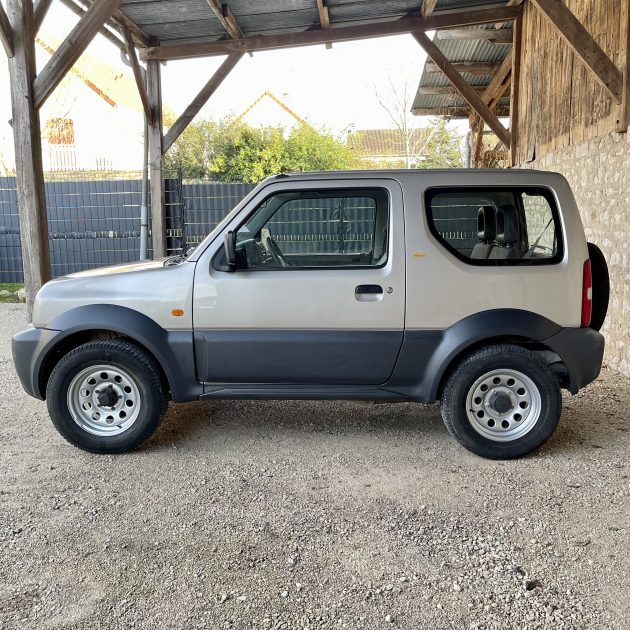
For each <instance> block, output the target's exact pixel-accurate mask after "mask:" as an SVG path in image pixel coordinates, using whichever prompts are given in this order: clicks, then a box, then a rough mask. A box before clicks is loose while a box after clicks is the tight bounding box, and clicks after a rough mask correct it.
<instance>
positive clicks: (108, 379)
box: [67, 364, 142, 437]
mask: <svg viewBox="0 0 630 630" xmlns="http://www.w3.org/2000/svg"><path fill="white" fill-rule="evenodd" d="M67 400H68V410H69V411H70V415H71V416H72V419H73V420H74V421H75V423H76V424H77V425H78V426H80V427H81V428H82V429H83V430H84V431H87V432H88V433H91V434H92V435H98V436H101V437H111V436H113V435H119V434H120V433H123V432H124V431H127V430H128V429H129V428H130V427H131V426H132V425H133V424H134V422H135V421H136V420H137V418H138V415H139V414H140V409H141V406H142V404H141V400H140V390H139V388H138V385H137V383H136V381H135V380H134V378H133V377H132V376H131V375H130V374H129V373H128V372H126V371H125V370H124V369H122V368H120V367H117V366H116V367H115V366H113V365H106V364H101V365H91V366H90V367H87V368H85V369H84V370H81V371H80V372H79V373H78V374H76V375H75V376H74V378H73V379H72V381H71V382H70V386H69V387H68V397H67Z"/></svg>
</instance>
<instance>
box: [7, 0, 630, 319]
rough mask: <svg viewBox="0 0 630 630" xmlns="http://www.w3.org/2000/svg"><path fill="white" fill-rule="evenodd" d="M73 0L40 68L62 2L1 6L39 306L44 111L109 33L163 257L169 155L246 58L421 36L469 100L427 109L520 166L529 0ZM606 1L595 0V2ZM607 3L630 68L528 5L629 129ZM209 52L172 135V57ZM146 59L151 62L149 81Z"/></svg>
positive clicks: (615, 0)
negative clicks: (214, 60)
mask: <svg viewBox="0 0 630 630" xmlns="http://www.w3.org/2000/svg"><path fill="white" fill-rule="evenodd" d="M61 1H62V2H63V3H64V4H66V5H67V6H69V7H70V8H71V9H72V10H73V11H75V13H77V14H78V15H79V16H80V19H79V21H78V23H77V24H76V26H75V27H74V28H73V29H72V31H71V33H70V34H69V35H68V37H67V38H66V39H65V41H64V42H63V43H62V44H61V46H60V47H59V48H58V49H57V51H56V52H55V53H54V54H53V55H52V57H51V59H50V60H49V62H48V63H47V64H46V65H45V67H44V68H42V69H41V71H40V72H39V73H36V68H35V53H34V41H35V36H36V33H37V30H38V28H39V26H40V25H41V23H42V20H43V18H44V16H45V14H46V11H47V9H48V8H49V6H50V4H51V2H52V0H35V3H34V4H33V3H32V2H31V0H6V4H7V13H6V14H5V11H4V10H3V9H2V5H0V38H1V39H2V43H3V45H4V48H5V50H6V53H7V55H8V57H9V66H10V77H11V95H12V107H13V121H12V124H13V131H14V138H15V148H16V151H15V153H16V174H17V181H18V202H19V210H20V225H21V243H22V250H23V260H24V278H25V284H26V289H27V302H28V306H29V309H30V307H31V305H32V300H33V297H34V295H35V292H36V291H37V290H38V288H39V287H40V286H41V284H42V283H43V282H45V281H46V280H48V278H49V277H50V262H49V251H48V234H47V222H46V207H45V198H44V177H43V170H42V159H41V140H40V125H39V114H38V110H39V108H40V107H41V106H42V104H43V103H44V102H45V101H46V99H47V98H49V97H50V95H51V94H52V93H53V91H54V90H55V88H56V87H57V86H58V85H59V83H60V82H61V80H62V79H63V77H64V76H65V74H66V73H67V72H68V71H69V69H70V68H71V67H72V65H73V64H74V62H75V61H76V60H77V59H78V58H79V56H80V55H81V54H82V53H83V51H84V50H85V49H86V47H87V46H88V44H89V43H90V41H91V40H92V38H93V37H94V36H95V35H96V34H97V33H101V34H103V35H104V36H105V37H107V39H108V40H109V41H111V42H112V43H113V44H114V45H116V46H118V47H119V48H121V49H122V50H125V51H127V54H128V55H129V58H130V60H131V65H132V68H133V71H134V76H135V78H136V82H137V85H138V90H139V93H140V97H141V100H142V104H143V107H144V110H145V114H146V117H147V119H148V122H149V153H150V173H151V220H152V240H153V251H154V256H156V257H159V256H162V255H164V254H165V237H166V234H165V218H164V181H163V156H164V154H165V152H166V151H167V150H168V149H169V147H170V146H171V145H172V144H173V142H174V141H175V140H176V139H177V138H178V137H179V135H180V134H181V133H182V132H183V131H184V129H185V128H186V127H187V125H188V124H189V123H190V121H191V120H192V119H193V118H194V117H195V115H196V114H197V113H198V112H199V111H200V109H201V108H202V107H203V105H204V104H205V103H206V102H207V101H208V99H209V98H210V97H211V95H212V94H213V93H214V92H215V91H216V90H217V88H218V87H219V85H220V84H221V82H222V81H223V80H224V79H225V77H226V76H227V75H228V74H229V73H230V71H231V70H232V69H233V68H234V66H235V65H236V64H237V63H238V61H239V60H240V59H241V57H242V56H243V55H244V54H246V53H250V54H251V53H254V52H257V51H264V50H274V49H281V48H291V47H297V46H307V45H313V44H323V45H326V46H331V45H332V44H334V43H335V42H342V41H352V40H360V39H367V38H375V37H383V36H387V35H398V34H403V33H410V34H411V35H412V36H413V37H414V38H415V39H416V40H417V41H418V43H419V44H420V45H421V46H422V47H423V48H424V50H425V51H426V52H427V54H428V57H429V59H430V63H431V65H432V67H431V72H438V73H439V74H440V76H441V77H442V80H444V81H447V82H448V84H450V85H447V86H446V87H445V86H441V85H440V86H436V87H435V88H434V91H436V94H437V95H439V90H438V88H441V89H442V94H443V95H445V94H447V92H448V93H450V92H455V93H456V95H457V97H458V99H459V100H458V102H457V106H456V107H455V110H454V112H448V111H443V110H442V109H441V108H440V107H439V106H438V107H433V108H431V107H426V108H419V110H418V113H424V114H429V113H434V114H453V113H455V114H456V115H460V116H462V115H463V116H467V117H469V118H470V121H471V126H472V128H473V129H474V130H475V132H476V133H477V136H479V134H480V133H483V129H484V127H487V128H488V129H490V130H492V131H493V132H494V133H495V134H496V136H497V138H498V139H499V141H500V142H501V143H502V144H503V145H505V147H507V148H509V149H511V152H512V158H511V159H512V164H516V163H518V162H519V159H520V158H519V147H518V139H519V130H520V128H521V126H522V124H521V117H520V115H519V109H520V106H519V104H522V103H523V101H524V98H526V97H524V96H523V95H522V94H520V95H519V90H520V86H521V82H522V71H521V65H522V64H521V62H522V59H523V52H522V51H523V49H524V48H525V47H527V46H528V41H527V35H525V36H524V35H523V33H524V30H523V12H524V3H523V0H509V1H506V0H502V1H497V0H476V1H468V0H360V1H357V0H269V1H267V2H255V1H254V0H231V1H230V2H229V3H227V4H225V3H224V4H222V3H221V2H220V1H219V0H122V1H121V0H61ZM576 1H577V0H576ZM594 2H595V0H588V1H587V2H586V4H594ZM598 4H606V5H610V7H613V5H614V6H618V7H620V11H621V12H620V18H621V19H620V20H618V21H617V33H618V36H619V37H620V38H621V39H623V42H624V45H625V47H624V48H623V51H624V52H623V53H622V56H623V60H622V63H621V64H620V63H619V62H618V60H612V59H611V57H610V56H609V54H610V53H608V54H607V52H606V51H605V50H604V49H603V48H602V47H601V46H600V45H599V44H598V43H597V41H596V40H595V39H594V37H593V36H592V34H591V33H589V31H588V29H587V28H586V27H585V26H584V25H583V23H582V22H581V21H580V20H579V19H578V18H577V17H576V16H575V14H574V13H573V12H572V11H571V10H570V8H569V7H568V6H567V5H566V4H564V3H563V2H562V0H528V1H526V2H525V5H526V7H525V9H526V12H529V11H531V12H535V14H536V16H537V17H536V19H538V17H541V16H542V17H543V18H544V20H545V21H546V23H547V24H548V25H549V27H550V28H551V29H552V30H553V32H554V33H556V34H557V35H558V36H559V37H560V39H561V40H562V41H563V42H564V43H565V44H567V45H568V47H570V50H571V51H572V54H573V55H574V56H575V58H576V59H577V60H578V62H579V64H580V65H581V67H582V68H584V69H585V72H587V73H588V75H589V77H590V78H592V79H593V80H594V81H596V82H597V84H598V85H601V86H602V88H603V89H604V91H605V98H606V99H608V101H609V102H610V108H612V109H614V112H615V115H616V122H615V126H616V128H617V129H619V130H621V129H627V127H628V110H629V105H628V103H629V98H628V91H629V90H628V54H629V53H628V45H627V40H628V32H629V31H630V29H628V24H627V23H628V13H629V10H628V0H605V2H598ZM619 24H621V25H622V27H621V33H620V32H619ZM428 31H437V32H438V34H440V33H445V35H443V36H441V37H439V38H438V40H436V42H434V41H432V39H431V38H430V37H429V36H428V35H427V34H426V33H427V32H428ZM470 40H472V41H476V40H480V41H482V42H485V43H486V44H487V45H489V46H493V45H494V46H500V47H501V48H502V54H501V55H500V56H499V57H498V58H497V59H498V61H499V63H488V62H487V61H477V60H475V59H471V60H462V59H449V58H448V55H447V54H446V52H448V51H446V52H445V51H444V46H443V45H442V44H443V43H444V42H446V41H470ZM209 56H226V58H225V60H224V61H223V63H222V64H221V66H220V67H219V68H218V70H217V71H216V72H215V73H214V75H213V76H211V77H209V78H208V79H207V82H206V83H205V85H204V84H203V78H200V91H199V94H198V95H197V96H196V97H195V99H193V101H192V102H191V103H190V105H189V106H188V107H187V108H186V110H185V111H184V112H183V113H182V115H181V116H180V117H179V119H178V120H177V121H176V122H175V123H174V124H173V126H172V127H171V128H170V129H168V130H166V132H165V130H164V128H163V123H162V111H161V110H162V108H161V100H162V94H161V82H160V67H161V63H162V62H166V61H176V60H179V59H190V58H195V57H209ZM140 61H142V62H146V70H147V73H146V74H147V80H146V84H145V81H144V80H143V76H142V71H141V67H140ZM539 61H540V60H539ZM467 64H468V65H467ZM480 64H485V67H482V66H481V65H480ZM480 72H485V73H486V80H484V81H482V82H479V81H475V80H474V77H476V76H477V77H478V76H480V75H479V73H480ZM590 78H589V80H590ZM578 98H579V96H578ZM507 113H510V114H511V125H510V128H509V129H508V128H506V127H505V126H504V125H503V124H502V122H501V121H500V120H499V117H498V114H500V115H505V114H507ZM96 123H97V121H95V124H96Z"/></svg>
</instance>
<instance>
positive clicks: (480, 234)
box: [426, 187, 562, 265]
mask: <svg viewBox="0 0 630 630" xmlns="http://www.w3.org/2000/svg"><path fill="white" fill-rule="evenodd" d="M426 201H427V203H426V209H427V217H428V222H429V228H430V229H431V232H432V233H433V234H434V235H435V236H436V237H437V238H438V240H439V241H440V242H441V243H442V244H443V245H444V246H445V247H446V248H447V249H448V250H449V251H451V252H452V253H453V254H455V255H456V256H457V257H458V258H459V259H461V260H463V261H464V262H467V263H469V264H474V265H528V264H532V265H536V264H550V263H555V262H558V261H559V260H560V258H561V245H562V241H561V231H560V223H559V220H558V212H557V208H556V206H555V202H554V200H553V196H552V195H551V193H550V192H549V191H548V190H547V189H543V188H527V189H524V188H518V187H487V188H486V187H483V188H482V187H475V188H472V187H471V188H449V189H448V190H446V189H432V190H429V191H428V192H427V195H426Z"/></svg>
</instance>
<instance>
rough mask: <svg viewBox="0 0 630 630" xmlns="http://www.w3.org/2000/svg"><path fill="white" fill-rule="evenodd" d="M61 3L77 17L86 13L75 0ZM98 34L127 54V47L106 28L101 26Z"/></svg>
mask: <svg viewBox="0 0 630 630" xmlns="http://www.w3.org/2000/svg"><path fill="white" fill-rule="evenodd" d="M61 3H62V4H64V5H65V6H66V7H68V9H70V11H72V12H73V13H74V14H75V15H78V16H79V17H83V15H84V13H85V12H86V11H87V9H85V8H83V5H80V4H77V3H76V2H75V0H61ZM98 33H99V35H102V36H103V37H104V38H105V39H106V40H107V41H108V42H110V43H112V44H114V46H116V48H118V49H119V50H120V51H122V52H124V53H126V52H127V46H126V44H125V42H123V41H122V40H121V39H120V38H118V37H117V36H116V35H115V34H114V32H113V31H111V30H110V29H108V28H107V27H105V26H103V28H101V30H100V31H99V32H98Z"/></svg>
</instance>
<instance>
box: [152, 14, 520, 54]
mask: <svg viewBox="0 0 630 630" xmlns="http://www.w3.org/2000/svg"><path fill="white" fill-rule="evenodd" d="M518 12H519V10H518V9H515V8H514V7H500V8H498V9H497V8H495V9H474V10H467V11H454V12H452V13H445V14H435V15H431V16H430V17H427V18H422V17H404V18H401V19H399V20H394V21H390V22H381V23H378V24H359V25H353V26H338V27H336V28H331V29H328V30H326V31H322V30H321V29H318V30H310V31H302V32H300V33H279V34H276V35H254V36H251V37H244V38H243V39H231V40H230V39H227V40H219V41H216V42H204V43H198V44H174V45H170V46H156V47H150V48H145V49H143V50H140V59H142V60H143V61H146V60H148V59H159V60H162V61H166V60H168V59H192V58H194V57H212V56H216V55H227V54H228V53H231V52H252V51H256V50H276V49H280V48H294V47H298V46H310V45H312V44H324V43H326V42H327V41H331V42H343V41H352V40H359V39H370V38H373V37H386V36H388V35H400V34H403V33H412V32H414V31H427V30H434V29H444V28H455V27H458V26H469V25H476V24H486V23H494V22H496V21H505V20H511V19H514V17H516V15H517V14H518Z"/></svg>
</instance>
